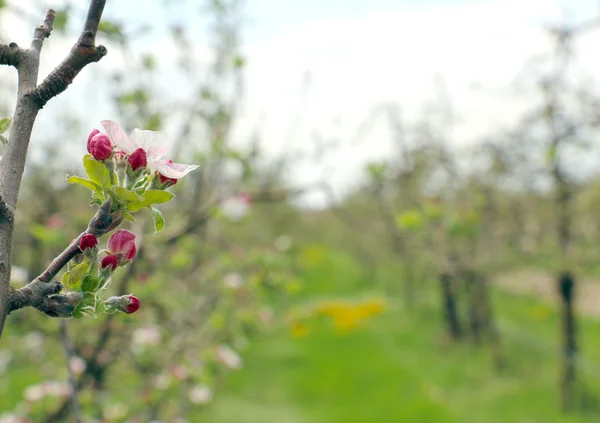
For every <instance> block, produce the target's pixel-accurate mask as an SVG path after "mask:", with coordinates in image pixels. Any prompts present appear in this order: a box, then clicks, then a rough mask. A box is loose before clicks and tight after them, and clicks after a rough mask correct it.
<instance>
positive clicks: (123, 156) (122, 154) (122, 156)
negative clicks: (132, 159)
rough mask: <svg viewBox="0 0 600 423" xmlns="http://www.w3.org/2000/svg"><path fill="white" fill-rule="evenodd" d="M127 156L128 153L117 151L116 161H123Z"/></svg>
mask: <svg viewBox="0 0 600 423" xmlns="http://www.w3.org/2000/svg"><path fill="white" fill-rule="evenodd" d="M126 155H127V153H126V152H124V151H123V150H117V151H115V159H123V158H125V156H126Z"/></svg>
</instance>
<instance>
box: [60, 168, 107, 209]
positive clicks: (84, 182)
mask: <svg viewBox="0 0 600 423" xmlns="http://www.w3.org/2000/svg"><path fill="white" fill-rule="evenodd" d="M67 182H68V183H70V184H78V185H81V186H82V187H86V188H87V189H91V190H92V191H94V192H95V193H98V194H100V193H102V188H101V187H100V185H98V184H96V183H94V182H92V181H90V180H89V179H85V178H82V177H81V176H69V175H67ZM100 204H102V202H101V203H100Z"/></svg>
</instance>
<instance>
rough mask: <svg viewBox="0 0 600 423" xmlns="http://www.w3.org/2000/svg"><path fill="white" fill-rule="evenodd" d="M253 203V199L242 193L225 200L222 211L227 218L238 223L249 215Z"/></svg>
mask: <svg viewBox="0 0 600 423" xmlns="http://www.w3.org/2000/svg"><path fill="white" fill-rule="evenodd" d="M251 203H252V197H250V195H248V194H244V193H242V194H238V195H236V196H233V197H229V198H227V199H225V200H223V201H222V202H221V210H222V212H223V214H224V215H225V216H226V217H227V218H229V219H230V220H233V221H234V222H237V221H239V220H241V219H242V218H243V217H245V216H246V215H247V214H248V212H249V211H250V205H251Z"/></svg>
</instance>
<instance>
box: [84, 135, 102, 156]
mask: <svg viewBox="0 0 600 423" xmlns="http://www.w3.org/2000/svg"><path fill="white" fill-rule="evenodd" d="M99 133H100V131H99V130H97V129H94V130H93V131H92V132H90V135H88V140H87V151H88V153H90V154H91V153H92V152H91V151H90V144H91V143H92V138H94V136H96V135H97V134H99Z"/></svg>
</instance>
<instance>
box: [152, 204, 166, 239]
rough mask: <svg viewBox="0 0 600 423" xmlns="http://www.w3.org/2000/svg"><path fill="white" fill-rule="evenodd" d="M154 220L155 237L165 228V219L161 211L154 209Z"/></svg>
mask: <svg viewBox="0 0 600 423" xmlns="http://www.w3.org/2000/svg"><path fill="white" fill-rule="evenodd" d="M152 218H153V219H154V235H156V234H157V233H159V232H160V231H162V230H163V228H164V227H165V218H164V216H163V214H162V213H161V212H160V210H158V209H155V208H154V207H152Z"/></svg>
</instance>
